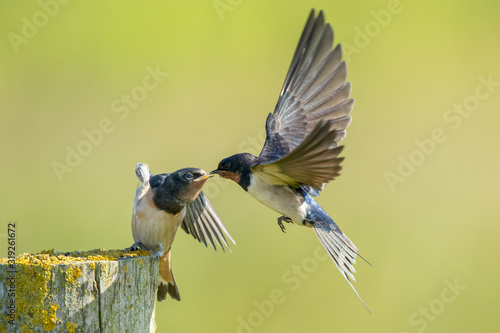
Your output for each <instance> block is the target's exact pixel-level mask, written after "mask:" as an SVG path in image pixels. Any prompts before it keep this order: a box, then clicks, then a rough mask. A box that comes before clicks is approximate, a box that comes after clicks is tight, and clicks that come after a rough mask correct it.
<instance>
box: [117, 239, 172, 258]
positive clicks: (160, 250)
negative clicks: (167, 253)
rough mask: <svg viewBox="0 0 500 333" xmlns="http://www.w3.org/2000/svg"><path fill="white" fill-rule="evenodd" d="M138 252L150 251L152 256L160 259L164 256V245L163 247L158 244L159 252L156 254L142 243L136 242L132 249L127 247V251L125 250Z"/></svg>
mask: <svg viewBox="0 0 500 333" xmlns="http://www.w3.org/2000/svg"><path fill="white" fill-rule="evenodd" d="M137 250H145V251H149V252H152V255H154V256H158V257H161V256H162V255H163V254H164V252H163V245H161V243H158V251H156V252H154V251H153V250H151V249H150V248H147V247H146V246H145V245H144V244H142V243H141V242H135V243H134V244H133V245H132V246H131V247H127V248H126V249H124V251H137Z"/></svg>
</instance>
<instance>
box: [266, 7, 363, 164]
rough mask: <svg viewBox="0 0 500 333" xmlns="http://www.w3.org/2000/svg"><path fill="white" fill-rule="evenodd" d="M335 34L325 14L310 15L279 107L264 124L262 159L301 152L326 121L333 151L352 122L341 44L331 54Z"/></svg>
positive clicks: (351, 103) (273, 158)
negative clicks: (299, 150) (317, 128)
mask: <svg viewBox="0 0 500 333" xmlns="http://www.w3.org/2000/svg"><path fill="white" fill-rule="evenodd" d="M332 45H333V30H332V27H331V26H330V24H325V20H324V16H323V12H322V11H320V12H319V15H318V16H317V17H315V12H314V10H312V11H311V14H310V15H309V18H308V20H307V23H306V26H305V28H304V31H303V33H302V36H301V37H300V40H299V44H298V46H297V49H296V51H295V54H294V56H293V59H292V63H291V65H290V69H289V70H288V73H287V75H286V78H285V83H284V84H283V88H282V90H281V93H280V96H279V99H278V103H277V105H276V108H275V109H274V112H273V113H272V114H269V116H268V117H267V121H266V134H267V137H266V141H265V143H264V147H263V149H262V152H261V153H260V157H262V158H263V159H264V160H275V159H278V158H281V157H283V156H284V155H286V154H288V153H289V152H291V151H292V150H293V149H294V148H296V147H297V146H299V145H300V144H301V142H302V141H304V139H305V138H306V137H307V136H308V135H309V134H310V133H311V132H312V130H313V129H314V128H315V127H316V125H317V124H318V123H319V122H320V121H322V120H323V121H324V120H330V130H335V136H334V137H333V138H331V146H332V147H336V146H337V143H338V142H339V141H341V140H342V139H343V138H344V137H345V135H346V132H345V129H346V128H347V126H349V124H350V122H351V116H350V115H349V113H350V112H351V110H352V107H353V103H354V101H353V100H352V99H350V98H349V95H350V93H351V85H350V83H348V82H347V83H346V82H345V80H346V76H347V69H346V64H345V62H344V61H342V50H341V47H340V44H339V45H337V46H336V47H335V48H334V49H333V50H332Z"/></svg>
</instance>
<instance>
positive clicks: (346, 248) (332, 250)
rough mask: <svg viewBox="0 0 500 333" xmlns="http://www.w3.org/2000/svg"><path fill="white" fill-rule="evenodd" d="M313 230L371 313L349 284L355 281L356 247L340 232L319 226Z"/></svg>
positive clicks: (314, 226) (315, 226)
mask: <svg viewBox="0 0 500 333" xmlns="http://www.w3.org/2000/svg"><path fill="white" fill-rule="evenodd" d="M313 229H314V232H315V233H316V236H318V239H319V241H320V242H321V245H323V247H324V248H325V250H326V252H327V253H328V255H329V256H330V258H331V259H332V260H333V262H334V263H335V265H336V266H337V268H338V269H339V271H340V273H342V275H343V276H344V278H345V279H346V281H347V283H349V285H350V286H351V288H352V290H353V291H354V293H355V294H356V296H358V298H359V300H360V301H361V303H362V304H363V306H364V307H365V308H366V310H367V311H368V312H369V313H371V312H370V310H369V309H368V307H367V306H366V304H365V302H363V300H362V299H361V297H360V296H359V294H358V292H357V291H356V289H355V288H354V286H353V285H352V283H351V280H352V281H356V279H355V278H354V275H353V273H355V272H356V270H355V269H354V264H355V263H356V255H358V249H357V248H356V246H354V244H353V243H352V242H351V241H350V240H349V238H347V236H346V235H344V234H343V233H342V232H341V231H340V230H338V231H335V230H331V229H330V228H325V226H323V225H320V224H316V225H313ZM365 261H366V260H365Z"/></svg>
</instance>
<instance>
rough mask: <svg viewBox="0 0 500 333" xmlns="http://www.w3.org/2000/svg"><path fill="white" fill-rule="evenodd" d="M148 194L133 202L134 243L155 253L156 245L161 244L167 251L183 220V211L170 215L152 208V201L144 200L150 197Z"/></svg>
mask: <svg viewBox="0 0 500 333" xmlns="http://www.w3.org/2000/svg"><path fill="white" fill-rule="evenodd" d="M150 192H151V191H149V192H148V193H146V195H145V196H144V197H142V198H140V199H138V200H136V202H135V205H134V212H133V216H132V235H133V237H134V241H135V242H141V243H142V244H144V245H145V246H146V247H148V248H149V249H151V250H154V251H157V250H158V244H159V243H162V246H163V249H164V251H167V250H168V249H169V248H170V247H171V246H172V243H173V241H174V237H175V233H176V232H177V228H178V227H179V226H180V225H181V223H182V221H183V219H184V214H185V210H183V211H182V212H180V213H179V214H176V215H172V214H169V213H167V212H165V211H164V210H158V209H156V207H152V206H151V202H152V200H146V196H148V195H151V193H150Z"/></svg>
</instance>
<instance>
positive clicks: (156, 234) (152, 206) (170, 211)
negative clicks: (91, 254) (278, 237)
mask: <svg viewBox="0 0 500 333" xmlns="http://www.w3.org/2000/svg"><path fill="white" fill-rule="evenodd" d="M135 173H136V175H137V178H139V180H140V181H141V182H142V184H141V186H139V187H138V188H137V190H136V193H135V199H134V209H133V213H132V235H133V237H134V242H135V243H134V245H132V246H131V247H130V248H129V249H136V248H144V249H147V250H151V251H162V249H163V251H165V252H164V253H162V254H161V256H160V262H159V279H158V280H159V281H158V291H157V299H158V301H163V300H165V299H166V297H167V294H169V295H170V296H171V297H172V298H173V299H175V300H178V301H180V299H181V297H180V294H179V289H178V288H177V284H176V282H175V279H174V275H173V273H172V267H171V264H170V254H171V246H172V243H173V241H174V238H175V234H176V232H177V228H178V227H179V226H181V227H182V229H183V230H184V231H186V232H187V233H188V234H189V233H190V234H191V235H193V237H194V238H195V239H197V240H198V241H200V242H203V243H204V244H205V246H207V245H208V244H210V245H212V246H213V247H214V249H216V244H218V245H219V246H220V247H221V248H222V249H223V250H224V246H225V247H227V248H228V249H229V246H228V243H227V241H226V238H225V236H227V237H228V238H229V239H230V240H231V241H232V242H233V243H234V240H233V239H232V237H231V235H229V232H228V231H227V228H226V226H225V225H224V223H223V222H222V220H221V219H220V217H219V215H218V214H217V212H216V211H215V208H214V207H213V206H212V204H211V203H210V201H208V199H207V198H206V197H205V195H204V194H203V192H202V191H201V189H202V187H203V185H204V184H205V182H206V181H207V180H208V178H210V177H211V175H210V174H207V173H206V172H205V171H203V170H201V169H197V168H184V169H180V170H177V171H175V172H172V173H170V174H168V173H162V174H159V175H152V174H151V173H150V172H149V168H148V166H147V165H145V164H141V163H139V164H137V166H136V168H135Z"/></svg>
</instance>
